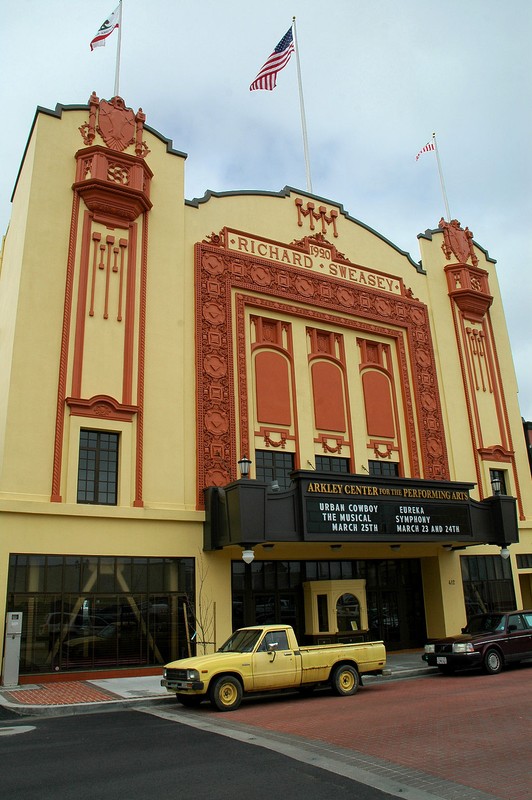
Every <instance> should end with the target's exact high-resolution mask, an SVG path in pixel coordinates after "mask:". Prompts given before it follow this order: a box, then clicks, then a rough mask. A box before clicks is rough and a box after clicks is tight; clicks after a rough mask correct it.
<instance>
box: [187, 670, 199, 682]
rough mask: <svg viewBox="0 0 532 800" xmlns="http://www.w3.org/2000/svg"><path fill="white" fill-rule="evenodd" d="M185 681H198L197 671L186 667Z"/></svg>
mask: <svg viewBox="0 0 532 800" xmlns="http://www.w3.org/2000/svg"><path fill="white" fill-rule="evenodd" d="M187 681H199V672H198V670H197V669H187Z"/></svg>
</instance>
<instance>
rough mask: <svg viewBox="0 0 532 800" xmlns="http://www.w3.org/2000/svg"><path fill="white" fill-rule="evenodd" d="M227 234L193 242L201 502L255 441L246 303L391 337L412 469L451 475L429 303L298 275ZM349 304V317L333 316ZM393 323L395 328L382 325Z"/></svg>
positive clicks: (230, 473)
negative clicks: (233, 245)
mask: <svg viewBox="0 0 532 800" xmlns="http://www.w3.org/2000/svg"><path fill="white" fill-rule="evenodd" d="M309 238H310V237H309ZM225 241H226V238H225V232H221V233H220V235H219V237H217V241H216V243H215V244H211V243H210V242H203V243H198V244H197V245H196V257H195V264H196V320H197V323H196V324H197V330H196V364H197V385H198V395H197V404H198V409H197V416H198V419H202V420H204V425H202V426H200V427H199V429H198V487H199V489H198V492H199V493H198V505H199V506H200V507H201V506H202V505H203V495H202V488H203V487H205V486H209V485H211V486H212V485H215V486H221V485H224V484H227V483H230V482H231V481H232V480H234V479H235V478H236V477H237V476H236V471H237V461H238V459H239V458H240V456H241V455H242V453H247V452H249V448H250V444H251V443H250V441H249V439H248V429H249V425H248V417H249V412H248V386H247V373H246V363H245V349H244V342H245V339H246V331H245V308H246V307H254V308H257V309H269V310H270V311H271V312H273V313H283V314H290V315H292V316H294V317H300V318H304V319H305V320H312V321H315V323H316V324H320V325H327V324H334V325H335V326H337V325H343V326H344V327H346V328H347V329H351V330H354V331H363V332H364V333H365V334H369V335H371V334H382V335H386V336H388V337H390V338H392V339H395V341H396V347H397V353H398V359H399V370H400V375H399V378H400V381H401V383H402V385H403V398H404V407H405V418H406V425H407V438H408V439H409V440H410V442H411V443H413V444H412V445H411V448H410V452H409V457H410V462H411V466H412V477H418V476H421V475H422V476H423V477H425V478H427V479H441V480H448V479H449V466H448V460H447V448H446V444H445V439H444V428H443V420H442V412H441V405H440V398H439V392H438V384H437V375H436V371H435V366H434V356H433V349H432V343H431V335H430V328H429V320H428V313H427V308H426V306H425V305H424V304H423V303H420V302H419V301H417V300H415V299H413V298H412V297H410V296H409V295H408V294H407V293H406V292H405V293H404V294H402V295H390V296H389V297H386V298H383V296H382V293H380V292H378V291H373V290H371V289H369V288H367V287H365V286H361V287H358V286H356V287H355V286H348V287H347V286H346V285H345V282H343V281H341V280H336V279H334V278H330V277H328V276H327V277H326V276H321V275H319V274H309V273H308V272H307V273H304V274H302V272H301V269H298V268H297V267H290V266H287V265H286V264H282V265H281V264H279V265H277V264H276V263H275V262H270V263H269V264H268V265H267V267H265V265H264V262H263V261H261V259H260V258H257V257H255V256H253V255H247V254H245V255H243V254H242V253H238V254H236V253H235V252H234V251H231V250H229V249H225V247H224V246H223V244H222V243H223V242H225ZM311 241H313V240H311ZM306 246H308V240H302V242H301V249H304V248H305V247H306ZM266 273H267V275H268V280H266V279H265V276H266ZM234 290H236V292H237V294H236V311H235V313H236V336H233V333H232V331H233V330H234V324H233V320H232V316H231V314H232V311H231V302H230V300H231V292H232V291H234ZM250 292H251V294H248V293H250ZM346 313H348V316H338V315H339V314H340V315H342V314H343V315H346ZM390 323H393V327H388V326H389V324H390ZM234 348H236V352H235V351H234ZM235 366H236V369H237V384H236V385H237V387H238V388H237V395H238V396H237V397H236V398H235V392H234V389H233V387H234V385H235V383H234V373H233V370H234V368H235ZM410 374H411V375H412V379H411V378H410ZM214 400H215V402H213V401H214ZM237 415H238V420H239V431H240V439H239V441H238V442H237V440H236V432H237V425H236V419H237ZM416 442H418V443H419V446H417V445H416ZM418 451H419V452H420V453H421V459H422V464H420V463H419V459H418V455H417V453H418Z"/></svg>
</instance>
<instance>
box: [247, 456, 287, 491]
mask: <svg viewBox="0 0 532 800" xmlns="http://www.w3.org/2000/svg"><path fill="white" fill-rule="evenodd" d="M293 471H294V454H293V453H273V452H272V451H270V450H256V451H255V475H256V477H257V480H258V481H264V483H273V481H277V483H278V484H279V489H281V490H283V489H289V488H290V483H291V481H290V475H291V473H292V472H293Z"/></svg>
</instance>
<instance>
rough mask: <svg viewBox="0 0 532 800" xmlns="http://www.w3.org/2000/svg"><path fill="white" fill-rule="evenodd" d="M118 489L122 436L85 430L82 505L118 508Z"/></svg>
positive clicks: (80, 471) (80, 474)
mask: <svg viewBox="0 0 532 800" xmlns="http://www.w3.org/2000/svg"><path fill="white" fill-rule="evenodd" d="M117 486H118V433H112V432H109V431H94V430H81V431H80V435H79V464H78V503H90V504H92V505H104V506H116V504H117Z"/></svg>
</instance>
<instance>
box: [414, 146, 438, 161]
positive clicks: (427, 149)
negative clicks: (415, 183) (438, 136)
mask: <svg viewBox="0 0 532 800" xmlns="http://www.w3.org/2000/svg"><path fill="white" fill-rule="evenodd" d="M435 149H436V148H435V147H434V142H427V144H426V145H425V147H422V148H421V150H420V151H419V153H418V154H417V156H416V161H417V160H418V158H419V156H421V155H423V153H428V152H429V150H435Z"/></svg>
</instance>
